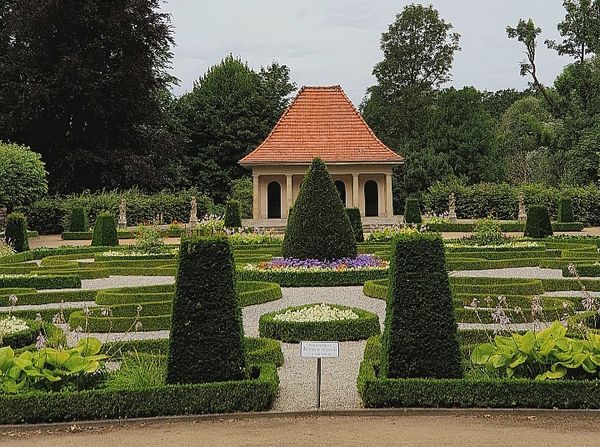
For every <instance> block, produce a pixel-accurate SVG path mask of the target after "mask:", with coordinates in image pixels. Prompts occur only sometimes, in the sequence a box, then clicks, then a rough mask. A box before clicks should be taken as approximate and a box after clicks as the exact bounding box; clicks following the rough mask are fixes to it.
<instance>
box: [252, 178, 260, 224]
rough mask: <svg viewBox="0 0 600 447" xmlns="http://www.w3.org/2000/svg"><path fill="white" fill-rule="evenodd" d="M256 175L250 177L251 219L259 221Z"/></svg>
mask: <svg viewBox="0 0 600 447" xmlns="http://www.w3.org/2000/svg"><path fill="white" fill-rule="evenodd" d="M259 186H260V185H259V183H258V174H253V175H252V219H254V220H258V219H260V187H259Z"/></svg>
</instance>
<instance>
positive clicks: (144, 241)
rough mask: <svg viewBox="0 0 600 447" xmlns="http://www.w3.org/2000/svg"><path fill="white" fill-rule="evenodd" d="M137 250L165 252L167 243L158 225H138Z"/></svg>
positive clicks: (152, 252)
mask: <svg viewBox="0 0 600 447" xmlns="http://www.w3.org/2000/svg"><path fill="white" fill-rule="evenodd" d="M135 250H136V251H139V252H142V253H148V254H159V253H163V252H164V251H165V243H164V241H163V238H162V235H161V234H160V230H159V229H158V228H156V227H145V226H140V227H138V228H137V232H136V236H135Z"/></svg>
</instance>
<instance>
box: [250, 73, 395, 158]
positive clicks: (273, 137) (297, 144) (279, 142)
mask: <svg viewBox="0 0 600 447" xmlns="http://www.w3.org/2000/svg"><path fill="white" fill-rule="evenodd" d="M314 157H320V158H322V159H323V161H325V162H326V163H327V162H329V163H402V162H403V160H404V159H403V158H402V157H401V156H400V155H398V154H396V153H395V152H394V151H392V150H391V149H390V148H388V147H387V146H386V145H385V144H383V143H382V142H381V141H380V140H379V138H377V136H375V134H374V133H373V131H372V130H371V128H370V127H369V126H368V125H367V123H366V122H365V121H364V120H363V118H362V117H361V115H360V113H359V112H358V110H356V108H355V107H354V105H353V104H352V102H351V101H350V99H348V97H347V96H346V94H345V93H344V91H343V90H342V88H341V87H340V86H339V85H338V86H332V87H302V89H300V92H298V95H297V96H296V98H295V99H294V100H293V101H292V103H291V104H290V106H289V107H288V109H287V110H286V111H285V113H284V114H283V115H282V116H281V118H280V119H279V122H278V123H277V124H276V125H275V127H274V128H273V130H272V131H271V133H270V134H269V136H268V137H267V138H266V140H265V141H263V142H262V143H261V144H260V146H258V147H257V148H256V149H255V150H254V151H252V152H251V153H249V154H248V155H246V156H245V157H244V158H242V159H241V160H240V164H243V165H254V164H272V163H299V164H304V163H310V161H311V160H312V159H313V158H314Z"/></svg>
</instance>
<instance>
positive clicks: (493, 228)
mask: <svg viewBox="0 0 600 447" xmlns="http://www.w3.org/2000/svg"><path fill="white" fill-rule="evenodd" d="M474 230H475V231H474V233H473V240H474V241H475V242H476V243H477V244H478V245H500V244H501V243H502V242H503V239H504V237H503V235H502V227H501V226H500V223H499V222H497V221H495V220H494V219H480V220H478V221H477V222H475V228H474Z"/></svg>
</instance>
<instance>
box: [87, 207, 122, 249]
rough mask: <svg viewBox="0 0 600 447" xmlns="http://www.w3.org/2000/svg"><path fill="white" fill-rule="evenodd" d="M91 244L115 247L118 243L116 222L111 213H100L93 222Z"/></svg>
mask: <svg viewBox="0 0 600 447" xmlns="http://www.w3.org/2000/svg"><path fill="white" fill-rule="evenodd" d="M92 245H93V246H100V247H116V246H117V245H119V237H118V236H117V222H116V221H115V216H113V215H112V214H111V213H106V212H105V213H100V214H98V216H97V217H96V223H95V224H94V234H93V236H92Z"/></svg>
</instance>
